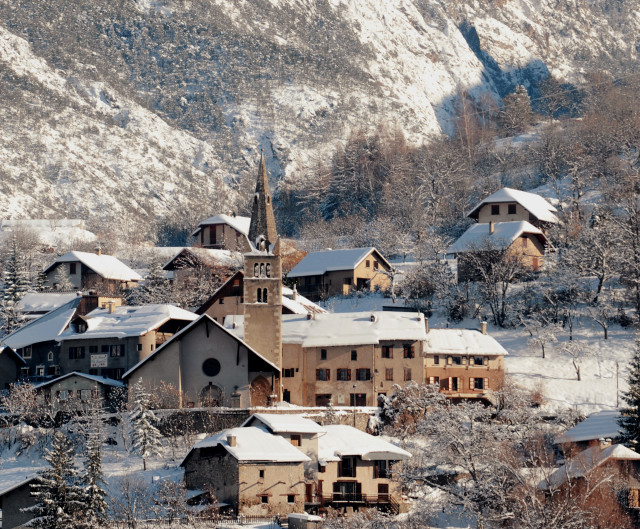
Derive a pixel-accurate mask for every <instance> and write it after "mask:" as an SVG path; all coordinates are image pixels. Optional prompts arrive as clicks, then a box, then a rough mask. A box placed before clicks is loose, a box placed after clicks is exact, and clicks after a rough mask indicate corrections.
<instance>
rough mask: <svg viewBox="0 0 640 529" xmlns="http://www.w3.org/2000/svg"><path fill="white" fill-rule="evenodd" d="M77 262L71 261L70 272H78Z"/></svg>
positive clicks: (73, 273)
mask: <svg viewBox="0 0 640 529" xmlns="http://www.w3.org/2000/svg"><path fill="white" fill-rule="evenodd" d="M76 265H77V263H69V273H70V274H72V275H75V274H76V273H77V270H76Z"/></svg>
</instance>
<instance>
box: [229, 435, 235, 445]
mask: <svg viewBox="0 0 640 529" xmlns="http://www.w3.org/2000/svg"><path fill="white" fill-rule="evenodd" d="M227 443H229V446H236V445H237V439H236V436H235V435H233V434H229V435H227Z"/></svg>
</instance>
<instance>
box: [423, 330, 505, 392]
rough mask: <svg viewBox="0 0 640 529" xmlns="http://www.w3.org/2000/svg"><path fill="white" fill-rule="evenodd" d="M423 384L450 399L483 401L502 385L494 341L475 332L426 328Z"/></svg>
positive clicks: (501, 358)
mask: <svg viewBox="0 0 640 529" xmlns="http://www.w3.org/2000/svg"><path fill="white" fill-rule="evenodd" d="M424 351H425V366H424V370H425V375H424V379H425V382H426V383H428V384H439V385H440V391H442V392H443V393H445V394H446V395H448V396H449V397H452V398H465V399H468V398H487V399H489V400H490V399H491V391H495V390H498V389H500V388H501V387H502V385H503V384H504V357H505V356H506V355H507V354H508V353H507V351H506V350H505V349H504V347H502V346H501V345H500V344H499V343H498V342H497V340H495V338H493V337H491V336H489V335H488V334H487V332H486V323H483V324H482V328H481V330H475V329H430V330H429V332H427V336H426V340H425V344H424Z"/></svg>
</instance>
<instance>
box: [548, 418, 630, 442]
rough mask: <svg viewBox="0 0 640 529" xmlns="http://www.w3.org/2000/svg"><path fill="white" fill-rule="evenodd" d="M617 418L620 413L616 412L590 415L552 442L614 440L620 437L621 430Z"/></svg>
mask: <svg viewBox="0 0 640 529" xmlns="http://www.w3.org/2000/svg"><path fill="white" fill-rule="evenodd" d="M619 418H620V412H619V411H617V410H605V411H599V412H597V413H592V414H591V415H589V417H587V418H586V419H585V420H584V421H582V422H580V423H578V424H576V425H575V426H574V427H573V428H570V429H569V430H567V431H566V432H565V433H563V434H562V435H560V436H558V437H556V439H555V441H554V442H555V444H562V443H577V442H580V441H593V440H596V439H615V438H617V437H619V436H620V433H621V430H622V429H621V428H620V426H619V425H618V419H619Z"/></svg>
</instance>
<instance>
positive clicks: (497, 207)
mask: <svg viewBox="0 0 640 529" xmlns="http://www.w3.org/2000/svg"><path fill="white" fill-rule="evenodd" d="M491 214H492V215H500V205H499V204H493V205H492V206H491Z"/></svg>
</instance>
